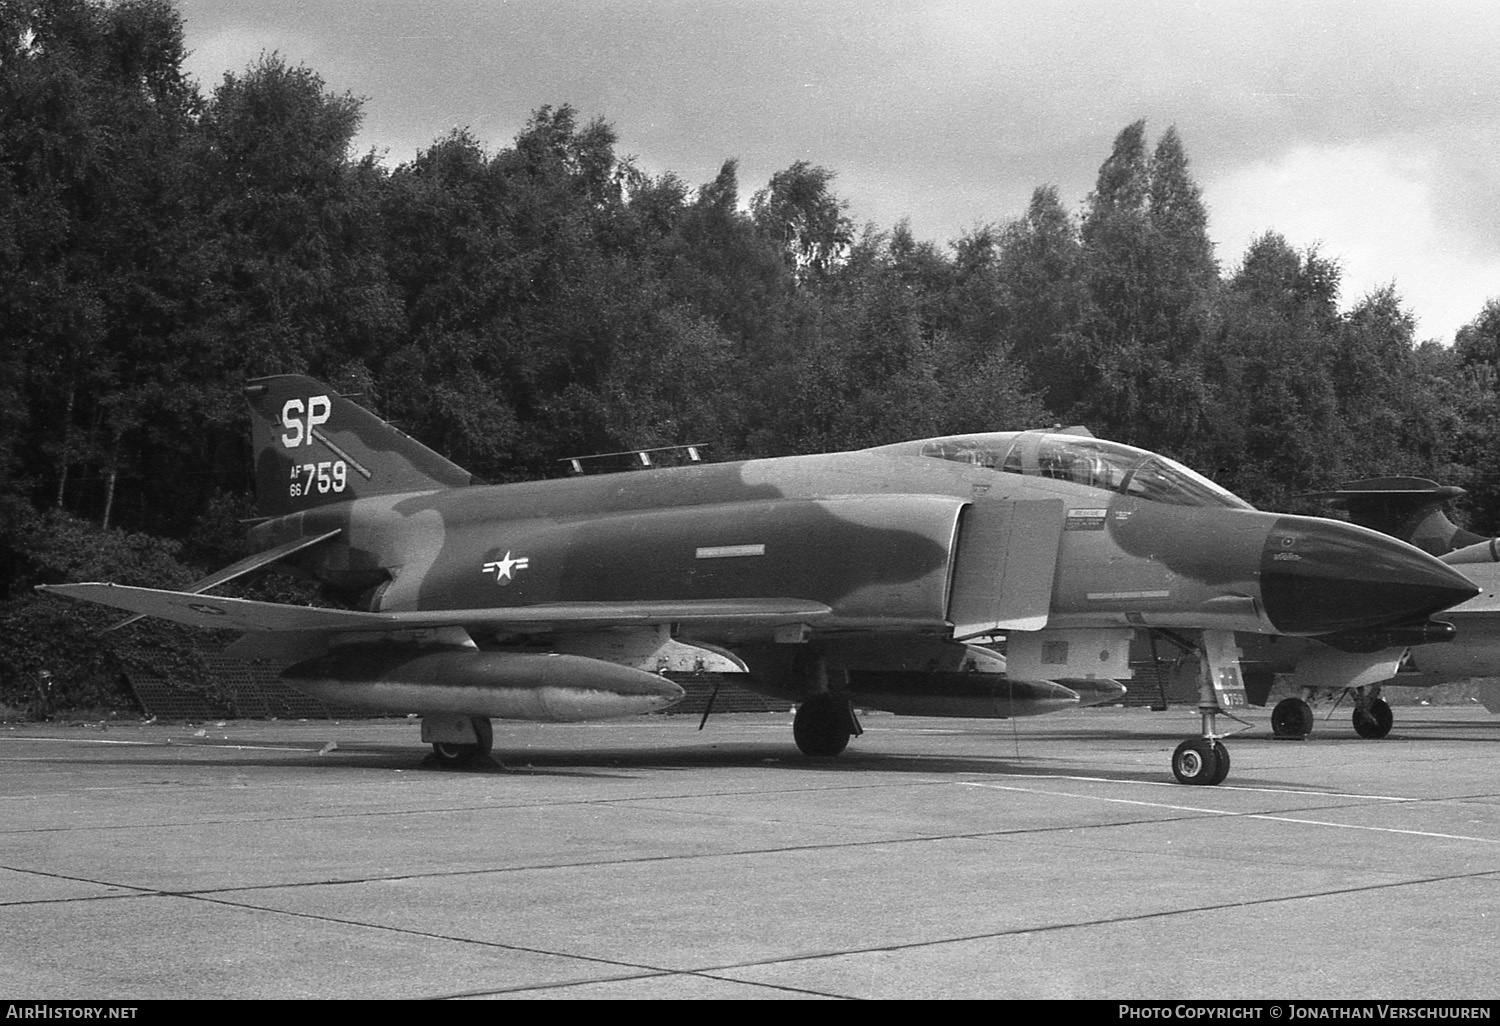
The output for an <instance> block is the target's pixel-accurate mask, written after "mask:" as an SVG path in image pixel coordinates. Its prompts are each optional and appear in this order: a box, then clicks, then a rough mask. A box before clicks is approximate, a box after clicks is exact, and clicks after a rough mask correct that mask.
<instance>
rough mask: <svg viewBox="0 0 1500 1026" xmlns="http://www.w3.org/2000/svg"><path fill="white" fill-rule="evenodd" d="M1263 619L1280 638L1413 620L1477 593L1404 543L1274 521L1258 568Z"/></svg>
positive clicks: (1318, 523) (1295, 520) (1348, 529)
mask: <svg viewBox="0 0 1500 1026" xmlns="http://www.w3.org/2000/svg"><path fill="white" fill-rule="evenodd" d="M1260 592H1261V601H1262V602H1263V604H1264V607H1265V610H1266V616H1267V618H1269V619H1270V621H1271V623H1272V624H1274V625H1275V627H1276V629H1277V630H1278V631H1281V632H1282V633H1285V634H1302V635H1312V634H1332V633H1334V632H1336V631H1344V630H1352V629H1355V628H1359V627H1378V626H1381V625H1383V624H1389V623H1399V622H1401V621H1407V620H1418V619H1422V618H1425V617H1427V616H1430V615H1431V614H1433V613H1436V612H1438V611H1439V610H1442V609H1447V608H1448V607H1449V606H1454V605H1457V604H1458V603H1460V602H1463V601H1465V600H1466V599H1470V598H1473V597H1474V596H1475V595H1477V594H1478V593H1479V589H1478V588H1476V587H1475V586H1474V584H1473V582H1471V581H1470V580H1469V579H1468V578H1466V577H1464V576H1463V575H1462V574H1460V573H1458V572H1457V571H1455V570H1454V569H1453V568H1452V567H1449V566H1445V565H1444V564H1442V563H1439V562H1438V561H1437V560H1436V559H1434V558H1433V557H1431V556H1429V555H1427V554H1426V553H1425V552H1422V551H1421V550H1420V549H1417V548H1415V547H1413V546H1411V545H1407V544H1406V543H1405V542H1400V541H1397V540H1396V539H1394V538H1388V537H1386V536H1385V535H1383V534H1377V533H1376V532H1374V531H1369V530H1366V529H1365V528H1362V527H1355V526H1353V525H1352V524H1345V523H1340V522H1339V521H1336V520H1320V519H1317V518H1314V517H1281V518H1280V519H1279V520H1277V521H1276V523H1275V525H1274V526H1273V527H1272V528H1271V534H1270V536H1269V537H1268V538H1267V540H1266V546H1265V549H1264V551H1263V552H1262V554H1261V563H1260Z"/></svg>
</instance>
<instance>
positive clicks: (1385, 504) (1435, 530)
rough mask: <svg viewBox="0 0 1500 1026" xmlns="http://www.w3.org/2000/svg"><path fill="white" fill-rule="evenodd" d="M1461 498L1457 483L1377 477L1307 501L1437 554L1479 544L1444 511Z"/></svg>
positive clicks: (1319, 494)
mask: <svg viewBox="0 0 1500 1026" xmlns="http://www.w3.org/2000/svg"><path fill="white" fill-rule="evenodd" d="M1463 494H1464V489H1462V488H1459V487H1458V486H1457V485H1440V484H1438V483H1437V482H1436V481H1429V480H1427V479H1426V478H1422V477H1380V478H1370V479H1368V480H1364V481H1351V482H1349V483H1348V484H1346V485H1344V486H1342V487H1341V488H1339V489H1338V490H1337V491H1332V492H1313V493H1311V494H1310V495H1309V496H1307V497H1308V498H1317V499H1325V500H1327V501H1328V503H1329V505H1331V506H1333V507H1334V508H1336V509H1346V510H1348V511H1349V519H1350V520H1352V521H1353V522H1354V523H1356V524H1358V525H1359V526H1360V527H1368V528H1371V529H1373V530H1376V531H1379V532H1380V533H1381V534H1388V535H1390V536H1391V537H1393V538H1399V539H1400V540H1401V541H1404V542H1410V543H1411V544H1413V545H1415V546H1416V547H1417V548H1419V549H1421V550H1422V551H1424V552H1428V553H1431V554H1432V555H1434V556H1441V555H1443V554H1444V553H1447V552H1451V551H1453V550H1454V549H1459V548H1463V547H1464V546H1466V545H1472V544H1474V543H1475V542H1479V541H1483V540H1484V539H1483V538H1481V537H1480V536H1479V535H1477V534H1473V533H1472V532H1469V531H1465V530H1464V529H1463V528H1461V527H1458V526H1457V525H1455V524H1454V523H1453V522H1452V521H1450V520H1449V519H1448V517H1447V515H1446V514H1445V513H1444V511H1443V506H1444V505H1445V504H1446V503H1447V502H1448V500H1449V499H1455V498H1457V497H1458V496H1460V495H1463Z"/></svg>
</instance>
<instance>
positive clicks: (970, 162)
mask: <svg viewBox="0 0 1500 1026" xmlns="http://www.w3.org/2000/svg"><path fill="white" fill-rule="evenodd" d="M179 8H180V10H181V11H182V14H183V18H184V22H185V25H186V31H187V43H188V47H189V49H190V50H191V51H192V54H191V56H190V57H189V59H188V64H187V69H188V72H189V73H190V74H191V75H193V76H194V77H195V78H197V79H198V81H199V83H200V84H201V85H202V87H203V89H204V91H205V92H208V91H210V90H212V89H213V87H214V86H215V85H217V84H218V82H219V81H221V79H222V77H223V75H224V73H225V72H226V71H229V72H235V73H239V72H242V71H244V70H245V69H246V68H247V67H248V66H249V65H250V64H251V63H252V62H253V61H255V60H256V59H257V57H258V56H259V55H260V54H261V53H262V52H269V51H277V52H279V53H280V54H281V55H282V56H283V57H285V58H286V59H287V60H288V61H290V62H291V63H293V64H303V65H306V66H307V67H308V68H310V69H312V70H314V71H316V72H318V73H319V74H320V75H321V76H322V77H323V79H324V81H325V82H326V83H327V85H328V87H329V88H330V89H331V90H333V91H335V92H340V93H342V92H350V93H353V94H354V95H355V96H358V97H361V98H362V99H363V100H364V126H363V130H362V133H361V137H360V139H359V147H360V149H361V151H363V150H367V149H371V148H373V149H376V150H378V151H382V152H383V153H384V154H385V158H386V160H387V161H388V162H389V163H390V164H392V165H394V164H397V163H401V162H404V161H407V160H410V159H411V158H412V157H413V156H414V155H415V154H416V153H417V151H418V150H421V149H425V148H426V147H427V146H429V145H430V144H431V143H432V142H433V141H434V140H436V139H437V138H439V137H441V136H442V135H444V134H446V133H447V132H448V131H449V130H450V129H452V128H454V127H467V128H468V129H470V131H471V132H472V133H473V134H474V135H475V136H476V137H477V138H478V139H479V140H480V141H481V142H482V143H484V144H485V146H486V147H487V148H489V149H491V150H498V149H501V148H503V147H505V146H507V145H509V144H510V142H511V141H512V140H513V139H514V137H515V136H516V134H517V133H518V132H519V131H520V130H521V129H522V127H523V126H524V124H525V122H526V119H527V117H528V116H529V114H530V113H531V112H532V111H533V110H534V109H535V108H537V107H539V106H542V105H544V104H551V105H554V106H556V105H559V104H562V103H570V104H572V105H573V106H574V107H575V108H577V109H578V111H579V112H580V114H582V115H583V116H584V117H585V118H593V117H596V116H602V117H603V118H605V119H606V120H607V121H609V122H610V123H612V124H613V125H614V127H615V130H616V132H617V134H618V136H619V143H618V146H617V151H618V152H619V153H620V154H621V155H631V156H634V157H635V158H636V160H637V163H638V164H639V165H640V166H641V167H642V168H644V169H645V170H647V171H649V172H652V173H660V172H663V171H673V172H675V173H677V174H678V175H679V176H680V177H681V178H683V179H684V180H686V181H687V182H688V183H689V184H690V185H699V184H702V183H704V182H707V181H710V180H711V179H712V178H713V176H714V175H715V174H716V173H717V171H718V169H719V166H720V164H722V162H723V161H724V160H725V159H726V158H729V157H735V158H738V160H739V162H740V187H741V192H742V199H744V200H748V198H749V196H750V194H751V193H752V192H754V191H755V190H756V189H758V188H760V187H762V186H764V185H765V183H766V181H767V180H768V179H769V178H770V176H771V175H772V174H773V173H774V172H775V171H777V170H779V169H781V168H784V167H787V166H788V165H790V164H792V163H793V162H794V161H798V160H807V161H811V162H812V163H814V164H819V165H822V166H823V167H826V168H828V169H830V170H832V171H834V172H835V173H836V174H837V176H838V177H837V179H836V181H835V191H836V192H837V193H838V194H839V195H840V196H841V197H842V198H844V199H846V200H847V201H848V203H849V213H850V215H851V216H852V217H853V218H854V220H855V221H856V222H857V223H859V224H865V223H867V222H873V223H874V224H875V225H877V226H878V227H880V228H890V227H892V226H894V225H895V224H896V223H897V222H898V221H900V220H901V219H903V218H906V219H908V220H909V221H910V224H911V227H912V230H913V231H914V232H915V233H916V234H917V236H918V237H920V238H926V239H931V240H933V241H935V242H938V243H947V242H948V241H950V240H952V239H955V238H957V237H958V236H960V235H961V234H963V233H964V232H965V231H967V230H969V229H970V228H973V227H975V226H976V225H979V224H984V223H989V222H1004V221H1008V220H1010V219H1012V218H1014V217H1016V216H1018V215H1019V214H1020V213H1022V212H1023V211H1024V209H1025V206H1026V203H1027V201H1028V199H1029V198H1030V195H1031V192H1032V190H1033V189H1035V188H1036V187H1037V186H1039V185H1047V184H1051V185H1055V186H1057V188H1058V192H1059V195H1060V196H1061V197H1062V199H1063V201H1064V202H1065V203H1066V204H1068V205H1069V206H1070V207H1071V208H1072V209H1074V210H1077V209H1079V207H1080V205H1081V203H1082V201H1083V199H1084V197H1085V196H1086V195H1087V194H1088V192H1089V190H1090V189H1091V188H1092V186H1093V183H1094V178H1095V175H1096V174H1097V172H1098V169H1099V165H1100V164H1101V163H1102V162H1103V161H1104V159H1105V157H1107V156H1108V155H1109V149H1110V144H1111V143H1112V142H1113V140H1114V137H1115V135H1116V134H1118V133H1119V131H1120V129H1122V128H1124V127H1125V126H1126V125H1128V124H1130V123H1131V122H1133V121H1136V120H1137V119H1140V118H1145V119H1146V122H1147V135H1148V139H1149V141H1150V144H1151V145H1154V144H1155V141H1156V139H1157V138H1159V136H1160V135H1161V133H1162V132H1163V131H1165V130H1166V128H1167V127H1168V126H1170V125H1176V126H1177V131H1178V133H1179V134H1180V135H1181V136H1182V139H1183V143H1184V145H1185V146H1186V149H1187V153H1188V157H1189V159H1190V161H1191V170H1192V173H1193V175H1194V177H1195V178H1196V179H1197V181H1198V183H1199V184H1200V185H1201V186H1202V188H1203V194H1204V200H1205V202H1206V204H1207V206H1208V211H1209V233H1210V235H1211V236H1212V238H1213V239H1214V241H1215V242H1216V243H1217V246H1218V257H1219V260H1220V262H1221V264H1222V265H1223V266H1224V268H1225V269H1226V270H1228V269H1232V268H1233V267H1234V266H1236V265H1237V264H1238V263H1239V261H1240V259H1241V258H1242V256H1243V255H1244V250H1245V247H1246V245H1247V244H1248V242H1249V241H1250V240H1251V239H1252V238H1253V237H1255V236H1256V235H1259V234H1260V233H1262V232H1264V231H1266V230H1267V229H1274V230H1276V231H1278V232H1280V233H1281V234H1282V235H1284V236H1286V238H1287V239H1288V240H1289V241H1290V242H1291V243H1292V244H1293V245H1294V246H1296V247H1298V248H1305V247H1307V246H1311V245H1314V244H1316V245H1318V246H1319V247H1320V250H1321V252H1322V254H1323V255H1324V256H1327V257H1332V258H1334V259H1337V260H1338V261H1339V262H1340V263H1341V264H1342V266H1343V268H1344V276H1343V300H1344V303H1345V305H1346V306H1347V305H1349V304H1350V303H1353V302H1355V301H1357V300H1358V299H1359V298H1360V297H1361V296H1363V295H1364V294H1365V293H1367V292H1369V291H1370V290H1372V289H1375V288H1379V287H1381V286H1384V285H1387V284H1391V283H1394V284H1395V286H1396V289H1397V291H1398V293H1399V294H1400V295H1401V296H1402V298H1403V300H1404V301H1405V304H1406V307H1407V309H1408V310H1410V312H1411V313H1412V314H1413V315H1414V316H1415V317H1416V318H1417V324H1418V338H1419V339H1428V338H1436V339H1439V340H1440V341H1443V342H1451V341H1452V338H1453V333H1454V331H1456V330H1457V329H1458V328H1459V327H1460V326H1462V325H1463V324H1465V323H1467V322H1469V321H1470V320H1472V319H1473V318H1474V317H1475V316H1477V315H1478V313H1479V311H1480V310H1481V309H1482V307H1483V306H1484V303H1485V301H1486V299H1489V298H1497V299H1500V74H1497V71H1496V69H1497V54H1500V4H1496V3H1494V2H1493V0H1465V2H1452V0H1450V2H1444V0H1418V2H1404V0H1402V2H1398V0H1358V2H1354V0H1296V2H1276V0H1255V2H1238V0H1235V2H1230V0H1205V2H1201V3H1192V2H1187V0H1158V2H1152V0H1129V2H1124V0H1115V2H1104V0H1096V2H1081V0H1079V2H1075V0H1025V2H1012V0H984V2H977V0H962V2H958V0H955V2H924V3H919V2H914V0H913V2H906V0H903V2H880V0H859V2H852V0H849V2H836V3H835V2H827V3H818V2H814V0H744V2H728V0H725V2H696V3H692V2H686V0H660V2H651V0H512V2H502V0H179Z"/></svg>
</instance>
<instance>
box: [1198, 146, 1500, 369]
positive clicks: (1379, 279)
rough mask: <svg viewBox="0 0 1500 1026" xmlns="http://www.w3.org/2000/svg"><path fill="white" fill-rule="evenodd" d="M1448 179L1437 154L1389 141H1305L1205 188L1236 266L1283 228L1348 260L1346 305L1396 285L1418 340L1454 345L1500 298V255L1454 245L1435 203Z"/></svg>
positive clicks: (1296, 240)
mask: <svg viewBox="0 0 1500 1026" xmlns="http://www.w3.org/2000/svg"><path fill="white" fill-rule="evenodd" d="M1443 177H1444V172H1443V171H1442V169H1441V166H1440V165H1439V164H1438V162H1437V161H1436V160H1435V159H1434V158H1432V157H1430V156H1427V155H1425V154H1422V153H1414V152H1411V151H1409V150H1400V149H1396V148H1394V147H1392V146H1390V145H1388V144H1380V143H1357V144H1347V145H1340V146H1298V147H1296V148H1293V149H1291V150H1289V151H1288V152H1287V153H1285V154H1282V155H1280V156H1278V157H1276V158H1274V159H1271V160H1264V161H1257V162H1256V163H1253V164H1249V165H1247V166H1245V167H1243V168H1240V169H1238V170H1236V171H1234V172H1232V173H1230V174H1228V175H1226V176H1223V177H1221V178H1219V179H1217V180H1216V181H1214V182H1213V183H1212V184H1211V185H1208V186H1205V188H1204V202H1205V204H1206V205H1207V206H1208V210H1209V231H1210V234H1211V235H1212V236H1213V237H1214V239H1215V240H1216V241H1217V243H1218V250H1219V257H1220V259H1221V261H1223V262H1224V263H1226V264H1227V265H1232V264H1234V263H1236V262H1237V261H1238V260H1239V259H1240V258H1241V257H1242V256H1243V255H1244V251H1245V247H1246V246H1247V245H1248V244H1249V243H1250V241H1251V240H1252V239H1254V238H1255V237H1256V236H1258V235H1260V234H1262V233H1264V232H1265V231H1267V230H1274V231H1276V232H1279V233H1280V234H1281V235H1283V236H1285V237H1286V239H1287V241H1288V242H1289V243H1291V244H1292V245H1293V246H1294V247H1297V248H1299V249H1305V248H1307V247H1310V246H1317V247H1318V249H1319V251H1320V252H1321V253H1322V254H1323V256H1325V257H1329V258H1332V259H1335V260H1337V261H1338V262H1339V264H1340V266H1341V268H1342V270H1343V278H1342V290H1341V300H1342V302H1343V303H1344V305H1345V306H1346V307H1348V306H1350V305H1352V304H1354V303H1356V302H1358V301H1359V300H1360V299H1361V298H1363V297H1364V296H1365V295H1367V294H1368V293H1369V292H1371V291H1373V290H1375V289H1378V288H1382V287H1384V286H1386V285H1390V284H1394V285H1395V286H1396V292H1397V294H1398V295H1399V296H1400V297H1401V298H1402V300H1403V301H1404V304H1405V306H1406V307H1407V309H1408V310H1410V311H1411V312H1412V313H1414V314H1415V315H1416V317H1417V322H1418V324H1417V337H1418V338H1419V339H1427V338H1437V339H1439V340H1440V341H1443V342H1451V341H1452V339H1453V333H1454V332H1455V331H1457V330H1458V328H1460V327H1462V326H1463V325H1464V324H1466V323H1468V322H1469V321H1471V320H1473V319H1474V318H1475V317H1477V316H1478V315H1479V312H1480V310H1481V309H1482V308H1483V306H1484V303H1485V301H1486V300H1487V299H1489V298H1491V297H1500V258H1496V257H1494V256H1491V257H1490V258H1488V259H1484V258H1479V257H1477V256H1476V255H1475V254H1474V253H1473V252H1470V251H1459V250H1455V249H1454V247H1453V244H1452V238H1453V237H1452V235H1451V234H1449V233H1447V232H1446V231H1445V230H1444V227H1443V218H1442V217H1441V216H1440V214H1439V210H1438V205H1437V204H1436V203H1435V201H1434V196H1435V194H1436V193H1437V191H1438V190H1439V187H1440V184H1441V182H1442V181H1443Z"/></svg>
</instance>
